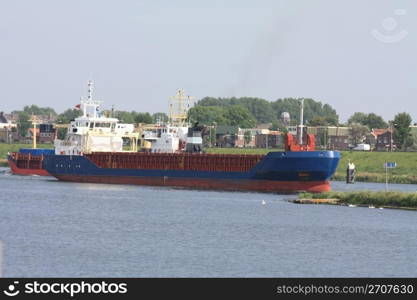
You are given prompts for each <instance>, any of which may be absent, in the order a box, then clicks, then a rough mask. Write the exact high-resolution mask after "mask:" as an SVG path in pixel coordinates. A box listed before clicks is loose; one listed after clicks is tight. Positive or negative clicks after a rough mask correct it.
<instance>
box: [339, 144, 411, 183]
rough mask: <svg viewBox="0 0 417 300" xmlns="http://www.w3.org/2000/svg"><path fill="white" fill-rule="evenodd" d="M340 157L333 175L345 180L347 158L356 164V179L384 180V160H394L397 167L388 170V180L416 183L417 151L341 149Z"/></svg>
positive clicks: (368, 180)
mask: <svg viewBox="0 0 417 300" xmlns="http://www.w3.org/2000/svg"><path fill="white" fill-rule="evenodd" d="M341 154H342V159H341V160H340V163H339V166H338V168H337V170H336V173H335V175H334V176H333V179H334V180H345V178H346V167H347V163H348V161H349V160H351V161H352V162H353V163H354V164H355V166H356V181H365V182H385V169H384V167H383V165H384V163H385V162H396V163H397V167H396V168H394V169H390V170H388V175H389V176H388V178H389V182H392V183H412V184H417V153H415V152H359V151H351V152H350V151H342V152H341Z"/></svg>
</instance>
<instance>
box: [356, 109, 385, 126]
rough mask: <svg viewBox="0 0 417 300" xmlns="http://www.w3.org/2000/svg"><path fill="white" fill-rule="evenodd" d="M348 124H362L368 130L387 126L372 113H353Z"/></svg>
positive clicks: (379, 117) (380, 118)
mask: <svg viewBox="0 0 417 300" xmlns="http://www.w3.org/2000/svg"><path fill="white" fill-rule="evenodd" d="M348 123H349V124H362V125H365V126H368V127H369V128H370V129H374V128H387V127H388V124H387V122H385V121H384V119H383V118H382V117H381V116H378V115H376V114H374V113H370V114H366V113H363V112H355V113H354V114H353V115H352V116H351V117H350V118H349V119H348Z"/></svg>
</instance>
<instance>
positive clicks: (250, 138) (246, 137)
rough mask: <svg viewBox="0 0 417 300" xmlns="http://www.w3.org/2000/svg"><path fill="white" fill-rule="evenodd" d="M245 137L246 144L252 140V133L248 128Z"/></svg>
mask: <svg viewBox="0 0 417 300" xmlns="http://www.w3.org/2000/svg"><path fill="white" fill-rule="evenodd" d="M243 139H244V140H245V146H246V145H247V144H249V143H250V142H251V141H252V133H251V132H250V131H249V130H246V131H245V133H244V135H243Z"/></svg>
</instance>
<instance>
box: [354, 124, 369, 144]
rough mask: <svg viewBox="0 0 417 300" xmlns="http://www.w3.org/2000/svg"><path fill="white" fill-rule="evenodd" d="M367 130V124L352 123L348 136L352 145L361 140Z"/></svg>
mask: <svg viewBox="0 0 417 300" xmlns="http://www.w3.org/2000/svg"><path fill="white" fill-rule="evenodd" d="M368 132H369V128H368V126H365V125H362V124H357V123H355V124H352V125H351V127H350V138H351V143H352V144H353V145H357V144H360V143H362V142H363V140H364V139H365V137H366V134H367V133H368Z"/></svg>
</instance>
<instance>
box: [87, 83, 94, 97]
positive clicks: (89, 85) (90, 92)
mask: <svg viewBox="0 0 417 300" xmlns="http://www.w3.org/2000/svg"><path fill="white" fill-rule="evenodd" d="M87 86H88V97H87V100H92V99H93V81H92V80H89V81H88V82H87Z"/></svg>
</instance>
